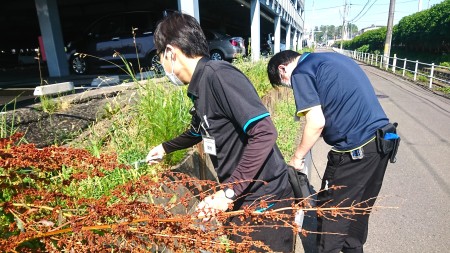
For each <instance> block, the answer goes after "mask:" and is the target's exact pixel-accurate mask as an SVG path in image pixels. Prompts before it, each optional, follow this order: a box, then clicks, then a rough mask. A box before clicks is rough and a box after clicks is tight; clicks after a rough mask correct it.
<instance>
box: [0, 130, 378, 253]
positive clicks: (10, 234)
mask: <svg viewBox="0 0 450 253" xmlns="http://www.w3.org/2000/svg"><path fill="white" fill-rule="evenodd" d="M19 138H20V135H19V134H16V135H14V136H12V138H8V139H0V156H1V157H2V158H3V159H1V160H0V168H1V169H0V173H1V174H0V175H1V180H2V181H1V184H0V185H1V189H2V193H3V194H2V196H1V198H2V199H1V200H2V203H1V204H0V217H1V219H0V222H1V223H0V229H1V231H0V232H1V233H0V251H2V252H55V251H57V252H63V251H64V252H112V251H118V252H148V251H151V250H156V249H158V248H159V249H161V248H167V249H170V250H172V251H174V252H190V251H192V252H199V251H200V250H201V249H203V250H208V251H209V252H225V251H227V250H234V251H235V252H249V251H250V250H249V249H250V246H254V247H256V248H260V249H262V250H265V251H270V249H269V248H268V247H267V246H265V245H264V244H263V243H262V242H258V241H252V240H251V239H250V237H248V233H250V232H251V231H253V230H254V229H258V227H259V226H267V225H266V224H267V223H266V222H270V221H275V220H276V221H283V225H279V226H278V227H280V226H283V227H289V228H291V229H292V230H293V231H294V232H301V233H303V234H305V235H307V234H308V233H310V232H308V231H305V230H300V228H298V227H297V225H296V224H295V223H293V222H292V218H291V217H292V216H293V214H294V213H295V212H296V211H297V210H299V209H302V210H304V211H306V212H316V213H317V215H321V216H325V217H327V218H329V219H333V217H337V216H342V217H345V218H349V219H351V217H352V216H354V215H364V214H365V213H367V212H370V211H371V210H372V208H371V207H368V206H367V205H366V202H363V203H358V204H355V203H353V204H352V205H351V206H349V207H341V206H337V207H333V208H322V207H317V208H312V207H310V206H305V204H304V202H303V201H300V202H299V204H293V205H292V206H291V207H286V208H280V209H274V210H270V211H266V212H258V211H255V208H256V207H253V206H251V207H247V208H245V209H244V210H239V211H232V212H220V213H217V214H216V215H215V217H214V220H215V221H216V222H200V220H199V217H197V216H198V214H199V213H200V212H202V211H204V210H197V211H192V210H193V207H195V206H196V203H197V201H198V199H203V198H204V197H206V196H207V195H209V194H211V193H213V192H214V191H215V190H217V189H219V187H218V186H217V185H216V183H215V182H212V181H206V180H198V179H195V178H191V177H188V176H186V175H183V174H179V173H172V172H164V171H163V170H159V172H157V173H154V174H148V173H147V172H146V171H139V170H136V168H132V167H131V166H127V165H123V164H119V163H117V162H116V157H115V156H113V155H109V156H107V155H103V156H101V157H100V158H96V157H93V156H91V155H90V154H89V153H88V152H86V151H85V150H81V149H71V148H63V147H49V148H44V149H36V148H35V147H34V146H33V145H32V144H25V145H23V144H22V145H15V142H16V141H17V140H18V139H19ZM121 171H133V172H132V173H130V174H131V175H133V173H134V176H132V177H128V178H125V177H124V173H122V172H121ZM107 177H110V178H109V179H108V180H109V182H113V181H117V182H116V183H115V184H114V185H113V186H112V187H110V189H103V188H99V187H100V186H101V185H104V184H100V183H97V182H99V181H102V180H104V179H105V178H107ZM85 185H91V186H95V188H97V191H98V192H99V193H98V194H97V193H95V191H92V194H88V193H89V192H91V191H89V190H86V189H85V188H84V186H85ZM339 188H340V187H334V190H338V189H339ZM93 189H94V187H93ZM292 200H293V199H292ZM305 202H306V201H305ZM271 203H272V202H271V201H270V199H269V200H265V201H261V204H260V205H259V207H267V206H268V205H269V204H271ZM231 216H238V217H240V218H241V219H247V218H250V219H251V223H244V224H243V225H241V226H236V225H234V224H228V223H227V222H226V220H227V218H228V217H231ZM200 219H201V217H200ZM270 226H272V227H274V229H276V228H277V226H275V225H270ZM232 234H233V235H237V234H239V235H240V236H242V239H243V241H242V242H239V243H236V242H233V241H228V240H224V238H226V237H227V236H229V235H232Z"/></svg>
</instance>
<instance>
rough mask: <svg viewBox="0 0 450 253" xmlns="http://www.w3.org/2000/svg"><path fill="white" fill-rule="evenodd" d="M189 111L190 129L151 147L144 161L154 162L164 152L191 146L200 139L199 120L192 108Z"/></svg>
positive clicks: (161, 156) (162, 155)
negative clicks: (190, 116)
mask: <svg viewBox="0 0 450 253" xmlns="http://www.w3.org/2000/svg"><path fill="white" fill-rule="evenodd" d="M191 112H192V113H191V114H192V119H191V127H190V129H188V130H186V131H185V132H184V133H182V134H180V135H179V136H178V137H175V138H174V139H172V140H170V141H166V142H163V143H161V144H159V145H158V146H156V147H153V148H152V149H151V150H150V152H148V154H147V158H146V161H147V162H148V163H155V162H154V161H155V160H159V159H162V158H163V157H164V155H165V154H168V153H172V152H173V151H177V150H181V149H185V148H189V147H192V146H194V145H195V144H197V143H199V142H201V141H202V136H201V133H200V120H199V119H198V117H197V115H196V114H195V111H193V109H191Z"/></svg>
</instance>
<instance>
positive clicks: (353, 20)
mask: <svg viewBox="0 0 450 253" xmlns="http://www.w3.org/2000/svg"><path fill="white" fill-rule="evenodd" d="M377 1H378V0H375V1H374V2H373V3H372V5H371V6H370V7H369V8H367V10H366V12H364V14H363V15H362V16H360V17H359V18H358V19H356V20H355V19H352V21H351V22H352V23H354V22H357V21H359V20H360V19H361V18H362V17H364V15H366V13H367V12H368V11H369V10H370V9H371V8H372V6H373V5H374V4H375V3H376V2H377Z"/></svg>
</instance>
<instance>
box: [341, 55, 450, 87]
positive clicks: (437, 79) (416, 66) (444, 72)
mask: <svg viewBox="0 0 450 253" xmlns="http://www.w3.org/2000/svg"><path fill="white" fill-rule="evenodd" d="M333 50H334V51H336V52H338V53H341V54H344V55H346V56H348V57H350V58H353V59H355V60H357V61H361V62H364V63H367V64H369V65H373V66H377V67H379V68H381V69H385V70H386V71H392V72H393V73H395V74H399V75H400V74H401V75H402V76H405V75H406V76H407V77H411V78H412V79H413V80H414V81H417V79H419V80H421V81H424V82H428V88H430V89H433V84H435V85H437V86H440V87H450V68H448V67H445V66H440V65H435V64H434V63H431V64H429V63H423V62H419V61H418V60H416V61H411V60H408V59H406V58H405V59H402V58H397V55H396V54H394V57H384V56H383V55H378V54H370V53H364V52H358V51H350V50H341V49H336V48H333ZM408 73H409V74H410V75H408Z"/></svg>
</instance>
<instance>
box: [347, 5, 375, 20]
mask: <svg viewBox="0 0 450 253" xmlns="http://www.w3.org/2000/svg"><path fill="white" fill-rule="evenodd" d="M369 2H370V0H367V2H366V4H365V5H364V7H363V8H362V9H361V11H360V12H359V13H358V15H356V16H355V17H354V18H353V19H352V20H351V21H350V22H353V20H355V19H356V18H357V17H358V16H359V15H360V14H361V13H362V12H363V11H364V9H365V8H366V7H367V5H368V4H369Z"/></svg>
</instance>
